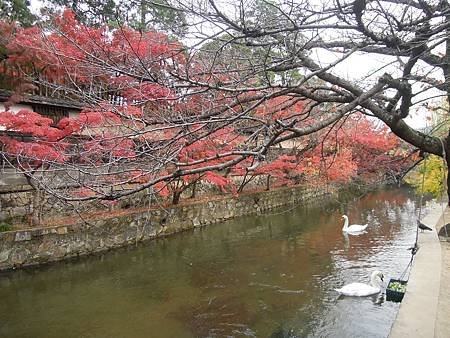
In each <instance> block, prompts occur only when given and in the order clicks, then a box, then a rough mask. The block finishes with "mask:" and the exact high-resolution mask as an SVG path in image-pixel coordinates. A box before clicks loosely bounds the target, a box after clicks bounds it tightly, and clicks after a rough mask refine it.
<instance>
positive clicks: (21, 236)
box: [14, 231, 31, 242]
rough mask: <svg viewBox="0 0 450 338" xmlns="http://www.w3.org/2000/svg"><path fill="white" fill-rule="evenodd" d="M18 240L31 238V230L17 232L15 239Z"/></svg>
mask: <svg viewBox="0 0 450 338" xmlns="http://www.w3.org/2000/svg"><path fill="white" fill-rule="evenodd" d="M14 240H15V241H16V242H23V241H29V240H31V232H30V231H18V232H16V237H15V239H14Z"/></svg>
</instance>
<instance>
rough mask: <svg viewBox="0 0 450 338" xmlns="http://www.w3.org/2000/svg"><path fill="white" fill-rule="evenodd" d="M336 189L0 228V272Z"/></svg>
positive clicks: (250, 196)
mask: <svg viewBox="0 0 450 338" xmlns="http://www.w3.org/2000/svg"><path fill="white" fill-rule="evenodd" d="M336 192H337V190H336V189H333V188H331V187H325V188H314V187H313V188H305V187H301V186H294V187H285V188H280V189H276V190H271V191H261V192H255V193H246V194H241V195H239V196H237V197H235V196H222V197H218V196H216V197H212V198H210V199H208V200H201V201H196V202H192V203H183V204H180V205H175V206H174V205H172V206H167V207H163V206H158V205H156V206H153V207H151V208H140V209H131V208H130V209H126V210H120V211H119V212H118V211H116V212H115V213H114V214H111V213H109V214H108V213H101V214H92V215H80V216H81V217H71V218H67V219H66V221H65V222H64V224H61V225H56V226H50V227H41V228H32V229H26V230H16V231H6V232H2V233H0V270H8V269H16V268H20V267H25V266H32V265H40V264H45V263H49V262H54V261H60V260H64V259H68V258H71V257H77V256H82V255H89V254H93V253H97V252H101V251H106V250H110V249H113V248H118V247H122V246H126V245H132V244H136V243H138V242H141V241H146V240H151V239H156V238H159V237H164V236H168V235H172V234H175V233H177V232H181V231H186V230H190V229H194V228H197V227H203V226H205V225H208V224H212V223H218V222H222V221H225V220H228V219H232V218H235V217H240V216H245V215H251V214H258V213H261V212H263V211H267V210H271V209H275V208H279V207H282V206H286V205H297V204H298V205H301V204H308V203H312V202H316V201H320V200H324V199H329V198H330V197H331V196H333V195H334V194H336ZM83 216H84V217H83Z"/></svg>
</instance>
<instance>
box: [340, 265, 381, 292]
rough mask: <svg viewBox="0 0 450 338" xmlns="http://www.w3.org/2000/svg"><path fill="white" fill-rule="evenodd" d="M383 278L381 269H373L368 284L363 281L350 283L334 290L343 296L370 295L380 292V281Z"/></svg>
mask: <svg viewBox="0 0 450 338" xmlns="http://www.w3.org/2000/svg"><path fill="white" fill-rule="evenodd" d="M383 278H384V276H383V273H382V272H381V271H378V270H375V271H374V272H372V275H371V276H370V285H369V284H364V283H350V284H347V285H344V286H343V287H342V288H340V289H335V290H336V291H337V292H339V293H340V294H342V295H345V296H359V297H364V296H370V295H374V294H376V293H380V291H381V281H382V280H383Z"/></svg>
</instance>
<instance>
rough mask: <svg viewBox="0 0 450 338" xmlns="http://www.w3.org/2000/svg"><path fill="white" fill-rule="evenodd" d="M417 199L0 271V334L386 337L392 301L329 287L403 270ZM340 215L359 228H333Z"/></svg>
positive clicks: (303, 212) (306, 214) (315, 211)
mask: <svg viewBox="0 0 450 338" xmlns="http://www.w3.org/2000/svg"><path fill="white" fill-rule="evenodd" d="M418 201H419V199H418V198H417V197H416V196H415V195H414V194H413V193H412V192H411V191H410V190H407V189H397V188H389V189H383V190H379V191H376V192H373V193H369V194H367V195H364V196H356V197H354V198H350V199H346V201H345V202H344V201H343V200H341V201H340V202H336V201H335V202H334V203H327V204H321V205H316V206H312V207H311V206H310V207H297V208H294V209H284V210H277V211H273V212H271V213H267V214H264V215H260V216H251V217H244V218H240V219H236V220H233V221H230V222H225V223H223V224H215V225H211V226H208V227H205V228H203V229H199V230H196V231H193V232H186V233H182V234H179V235H177V236H174V237H170V238H166V239H162V240H157V241H151V242H147V243H144V244H141V245H138V246H137V247H133V248H127V249H119V250H116V251H112V252H109V253H105V254H103V255H98V256H93V257H89V258H81V259H79V260H76V261H71V262H64V263H58V264H53V265H50V266H45V267H40V268H33V269H26V270H22V271H14V272H9V273H3V274H0V337H8V338H14V337H24V338H25V337H33V338H38V337H45V338H69V337H77V338H79V337H86V338H87V337H92V338H94V337H95V338H103V337H105V338H106V337H108V338H112V337H124V338H135V337H157V338H159V337H162V338H165V337H177V338H182V337H187V338H189V337H366V338H367V337H386V336H387V335H388V334H389V330H390V327H391V325H392V323H393V321H394V319H395V316H396V313H397V310H398V308H399V304H398V303H393V302H390V301H385V300H384V298H383V297H364V298H357V297H338V295H337V293H336V292H335V291H334V288H338V287H341V286H342V285H344V284H346V283H349V282H353V281H361V282H368V281H369V275H370V273H371V272H372V271H373V270H374V269H380V270H382V271H383V272H384V275H385V278H386V279H387V280H388V279H389V277H394V278H395V277H398V276H399V275H400V274H401V273H402V272H403V271H404V269H405V267H406V266H407V264H408V262H409V259H410V257H411V254H410V251H408V250H407V248H408V247H410V246H411V245H412V244H413V243H414V239H415V218H416V215H417V214H418ZM343 213H345V214H347V215H348V216H349V218H350V223H360V224H361V223H369V227H368V230H367V232H366V233H364V234H361V235H359V236H351V235H350V236H348V237H345V236H343V234H342V231H341V229H342V226H343V219H342V217H341V216H342V214H343ZM386 279H385V282H386Z"/></svg>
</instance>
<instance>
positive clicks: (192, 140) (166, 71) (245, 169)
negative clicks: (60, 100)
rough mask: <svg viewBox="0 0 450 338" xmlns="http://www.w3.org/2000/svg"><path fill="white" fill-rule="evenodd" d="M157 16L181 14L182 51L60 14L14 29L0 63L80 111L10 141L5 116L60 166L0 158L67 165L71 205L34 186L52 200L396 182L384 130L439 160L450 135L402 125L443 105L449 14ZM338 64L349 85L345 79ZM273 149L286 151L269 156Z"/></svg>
mask: <svg viewBox="0 0 450 338" xmlns="http://www.w3.org/2000/svg"><path fill="white" fill-rule="evenodd" d="M164 6H165V8H169V9H171V10H173V11H176V12H177V13H182V14H183V15H184V16H185V17H186V18H189V30H188V32H187V34H186V37H185V39H184V40H183V42H184V43H182V42H177V41H174V40H172V39H171V38H169V37H168V35H166V34H163V33H160V32H157V31H156V30H149V31H142V30H141V31H139V30H135V29H133V28H130V27H127V26H120V27H109V26H107V25H100V26H90V25H86V24H83V23H81V22H79V21H78V20H77V19H76V14H75V13H74V12H72V11H65V12H64V14H63V15H62V16H59V17H56V18H55V20H54V22H53V24H52V25H51V26H49V27H46V28H45V29H43V30H42V29H41V28H38V27H32V28H29V29H25V28H17V29H16V30H15V32H14V34H13V36H12V37H11V39H9V41H8V42H7V44H6V48H7V53H8V58H7V59H6V60H5V62H4V67H9V69H11V68H13V69H15V70H16V71H15V73H14V74H15V76H16V77H19V78H21V79H22V82H24V83H28V84H30V85H34V86H37V85H40V84H42V83H44V84H46V85H47V86H49V87H51V88H53V89H54V91H55V92H58V91H64V93H66V95H71V96H73V97H76V98H77V99H78V100H80V101H81V102H83V103H84V104H85V106H86V108H85V110H84V111H83V112H82V113H81V114H80V115H79V116H78V117H76V118H67V119H63V120H61V121H60V122H59V123H58V124H57V125H53V124H52V123H51V121H44V120H41V119H40V118H39V117H38V116H35V117H34V118H33V119H29V122H27V123H34V124H35V128H36V130H39V129H40V128H41V127H43V126H46V128H48V129H49V130H50V131H51V132H49V133H45V135H42V133H40V132H38V131H36V130H34V129H33V128H32V130H31V131H30V130H29V129H26V130H27V131H25V129H20V128H25V127H27V124H26V123H24V122H18V121H16V119H17V118H19V117H20V116H22V115H23V117H24V118H25V119H26V116H28V114H32V113H26V112H23V114H22V115H20V114H19V115H12V114H10V113H9V112H5V113H2V124H3V125H6V126H7V130H9V131H11V132H12V131H22V132H28V133H31V134H32V135H33V137H34V143H35V144H36V146H35V147H34V148H33V149H36V150H37V149H38V148H39V147H41V146H49V147H52V149H53V150H54V151H55V152H56V154H57V156H56V155H55V156H52V155H51V154H53V152H52V151H50V150H46V151H44V152H43V153H44V154H46V155H45V156H42V155H39V156H38V155H36V153H30V151H29V150H26V149H24V148H23V147H25V145H18V144H16V143H15V142H16V141H14V140H13V139H11V138H10V139H3V143H4V145H5V148H4V149H6V151H4V157H5V158H6V159H8V160H9V161H11V162H13V160H12V158H14V159H15V163H19V164H20V168H21V170H24V171H29V172H30V170H31V169H30V168H33V167H34V166H36V165H41V164H42V163H45V164H46V166H48V167H51V168H54V169H55V170H60V169H62V168H70V169H71V171H70V174H67V177H65V179H64V180H65V182H71V183H72V184H75V185H78V186H82V187H83V188H84V190H83V193H82V194H78V195H76V196H75V195H73V194H72V195H70V192H69V193H67V194H66V193H65V192H63V190H61V189H60V188H61V187H60V186H58V187H56V186H52V184H51V182H48V184H45V186H44V185H43V188H45V189H47V190H48V191H50V192H52V193H54V194H56V195H59V196H61V198H65V199H68V200H77V199H81V200H83V199H86V200H87V199H95V198H100V199H105V200H114V199H117V198H120V197H123V196H127V195H129V194H132V193H135V192H137V191H141V190H143V189H147V188H152V189H154V190H155V191H159V192H162V193H166V192H167V191H168V190H170V189H172V191H179V190H180V189H182V188H180V187H182V186H183V184H188V183H190V182H194V181H195V180H197V179H200V177H201V178H202V179H204V180H207V181H209V182H213V183H214V184H216V185H217V186H219V187H220V188H221V189H228V187H229V185H232V184H233V180H232V179H231V178H230V177H231V176H232V175H238V176H240V177H246V176H248V175H250V176H252V175H258V174H267V175H271V176H272V177H274V178H277V179H278V180H279V182H280V184H285V183H286V182H287V181H289V182H302V181H304V180H305V177H304V176H305V174H306V173H308V175H309V177H314V180H315V182H321V181H323V182H328V181H333V180H334V181H344V182H345V181H347V180H349V179H350V178H352V177H355V176H357V175H370V174H372V175H374V174H376V172H377V170H378V171H379V170H380V168H382V167H384V168H385V170H384V172H389V173H392V175H394V176H395V175H398V173H399V172H400V171H401V169H402V166H405V165H407V161H408V160H409V159H410V158H411V157H410V155H411V151H410V149H408V148H407V147H405V146H404V145H401V144H400V142H399V140H398V139H396V138H395V137H393V134H392V133H394V134H395V135H397V136H398V137H399V138H400V139H403V140H405V141H407V142H408V143H410V144H411V145H413V146H415V147H417V148H418V149H421V150H422V151H425V152H429V153H434V154H437V155H441V156H442V154H443V148H442V145H444V147H445V148H446V149H447V148H448V144H449V142H448V139H445V140H444V141H443V143H442V142H441V140H440V139H439V138H436V137H434V136H430V135H427V134H425V133H423V132H421V131H420V130H416V129H414V128H412V127H410V126H408V124H406V122H405V119H406V118H407V117H408V116H409V115H410V114H413V113H415V112H416V111H418V112H419V113H421V111H422V110H424V109H426V107H425V106H424V105H425V103H427V102H428V100H429V99H430V98H432V97H436V96H439V95H442V96H446V95H447V88H448V86H447V83H446V75H445V74H448V64H449V63H448V59H447V53H446V52H445V48H444V47H445V46H446V44H447V38H448V22H447V15H448V14H449V9H448V6H447V5H446V2H442V1H441V2H440V3H439V4H438V5H433V4H428V3H427V2H425V1H418V2H417V3H415V2H411V1H408V2H403V1H388V0H387V1H378V2H367V3H366V1H356V2H354V3H353V2H351V3H344V2H341V1H336V2H323V3H320V4H317V3H316V2H307V1H298V2H296V1H283V0H278V1H275V0H274V1H264V0H257V1H242V2H239V3H233V4H225V3H223V2H217V3H216V2H215V1H213V0H209V1H207V2H204V1H199V2H196V1H194V0H193V1H190V2H186V1H180V2H179V3H177V2H171V3H170V4H169V3H167V5H164ZM399 18H400V19H399ZM373 59H375V60H378V61H379V65H378V68H376V69H374V68H373V67H370V60H373ZM361 60H367V64H366V63H365V62H363V61H361ZM344 66H345V67H350V68H353V69H354V70H355V71H356V72H358V73H359V74H361V75H358V78H349V77H347V76H344V75H343V73H342V68H340V67H344ZM347 69H348V68H347ZM29 116H32V115H29ZM13 120H14V121H15V122H14V123H12V122H11V121H13ZM30 121H31V122H30ZM377 121H379V122H377ZM10 122H11V123H10ZM381 122H382V124H381ZM8 123H10V124H8ZM19 126H20V128H19ZM27 128H28V127H27ZM74 137H77V138H78V143H74V142H73V141H72V138H74ZM27 147H28V146H27ZM277 147H278V148H281V149H290V150H292V153H288V154H287V153H282V154H280V156H277V157H276V158H274V159H273V158H272V159H271V156H270V154H271V152H272V151H273V149H275V148H277ZM293 150H295V151H293ZM447 154H450V152H449V151H447ZM405 163H406V164H405ZM74 172H77V175H74V174H73V173H74ZM180 180H182V181H183V183H180V182H181V181H180ZM136 184H137V185H136ZM231 190H233V189H231ZM231 190H230V189H228V191H231Z"/></svg>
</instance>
